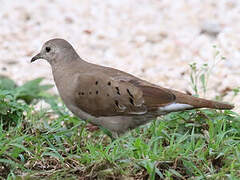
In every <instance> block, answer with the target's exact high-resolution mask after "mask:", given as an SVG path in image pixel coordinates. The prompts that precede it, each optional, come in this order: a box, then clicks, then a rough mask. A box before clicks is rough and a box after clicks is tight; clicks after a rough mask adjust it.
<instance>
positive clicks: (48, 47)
mask: <svg viewBox="0 0 240 180" xmlns="http://www.w3.org/2000/svg"><path fill="white" fill-rule="evenodd" d="M75 56H76V57H78V55H77V53H76V51H75V50H74V49H73V47H72V45H71V44H70V43H68V42H67V41H66V40H64V39H51V40H49V41H47V42H45V43H44V45H43V46H42V49H41V51H40V53H38V54H37V55H35V56H34V57H33V58H32V59H31V62H34V61H36V60H38V59H45V60H47V61H48V62H49V63H50V64H51V65H52V64H56V63H61V62H65V61H66V62H67V61H69V60H71V59H77V58H76V57H75ZM67 63H69V62H67Z"/></svg>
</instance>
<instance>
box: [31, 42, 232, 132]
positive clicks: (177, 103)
mask: <svg viewBox="0 0 240 180" xmlns="http://www.w3.org/2000/svg"><path fill="white" fill-rule="evenodd" d="M37 59H46V60H47V61H48V62H49V63H50V65H51V67H52V73H53V77H54V81H55V83H56V86H57V89H58V91H59V94H60V96H61V98H62V100H63V102H64V103H65V104H66V106H67V107H68V109H69V110H70V111H72V112H73V113H74V114H75V115H76V116H78V117H79V118H80V119H82V120H88V121H90V122H91V123H92V124H94V125H97V126H102V127H104V128H106V129H108V130H110V131H111V132H113V133H116V134H122V133H124V132H126V131H127V130H130V129H134V128H136V127H138V126H140V125H142V124H145V123H147V122H149V121H151V120H153V119H156V117H158V116H160V115H164V114H167V113H170V112H174V111H182V110H189V109H194V108H213V109H232V108H233V107H234V106H232V105H230V104H225V103H221V102H216V101H210V100H206V99H202V98H197V97H194V96H191V95H187V94H184V93H181V92H178V91H175V90H172V89H166V88H163V87H160V86H158V85H155V84H152V83H150V82H147V81H144V80H142V79H139V78H137V77H135V76H133V75H131V74H128V73H126V72H123V71H120V70H117V69H113V68H110V67H104V66H99V65H96V64H92V63H88V62H86V61H84V60H83V59H82V58H81V57H79V55H78V54H77V52H76V51H75V50H74V49H73V47H72V46H71V44H70V43H68V42H67V41H66V40H63V39H52V40H49V41H47V42H46V43H45V44H44V45H43V47H42V49H41V52H40V53H39V54H37V55H36V56H34V57H33V58H32V60H31V62H33V61H35V60H37Z"/></svg>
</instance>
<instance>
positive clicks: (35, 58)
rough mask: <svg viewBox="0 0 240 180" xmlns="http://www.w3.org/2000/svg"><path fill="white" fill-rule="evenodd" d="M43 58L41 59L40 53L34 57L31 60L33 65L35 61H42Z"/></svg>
mask: <svg viewBox="0 0 240 180" xmlns="http://www.w3.org/2000/svg"><path fill="white" fill-rule="evenodd" d="M41 58H42V57H41V54H40V53H38V54H37V55H36V56H34V57H33V58H32V59H31V63H32V62H34V61H36V60H37V59H41Z"/></svg>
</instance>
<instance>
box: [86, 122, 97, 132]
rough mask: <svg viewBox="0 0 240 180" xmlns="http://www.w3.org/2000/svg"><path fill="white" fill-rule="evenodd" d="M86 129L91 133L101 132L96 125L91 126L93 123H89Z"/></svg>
mask: <svg viewBox="0 0 240 180" xmlns="http://www.w3.org/2000/svg"><path fill="white" fill-rule="evenodd" d="M86 129H87V130H88V131H90V132H94V131H97V130H99V127H98V126H95V125H93V124H91V123H88V124H87V125H86Z"/></svg>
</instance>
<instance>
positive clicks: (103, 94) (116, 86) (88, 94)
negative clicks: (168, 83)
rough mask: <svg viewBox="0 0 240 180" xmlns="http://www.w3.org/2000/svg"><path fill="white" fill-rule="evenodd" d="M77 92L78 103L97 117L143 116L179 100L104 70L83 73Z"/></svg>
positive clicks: (75, 92) (162, 91) (161, 91)
mask: <svg viewBox="0 0 240 180" xmlns="http://www.w3.org/2000/svg"><path fill="white" fill-rule="evenodd" d="M74 94H75V98H74V99H75V104H76V106H77V107H79V108H80V109H81V110H83V111H85V112H87V113H89V114H91V115H93V116H96V117H99V116H118V115H122V116H124V115H126V116H129V115H141V114H145V113H147V112H148V110H149V109H152V108H155V107H160V106H163V105H165V104H168V103H170V102H172V101H174V100H175V96H174V95H173V94H172V93H171V92H170V91H169V92H168V91H166V90H163V89H161V88H157V87H154V86H147V85H141V83H139V82H138V83H137V82H135V81H133V80H132V81H128V80H122V79H119V78H113V77H111V76H107V75H105V74H104V73H101V74H98V76H96V73H95V74H94V75H92V74H91V73H88V74H81V75H79V76H78V78H77V85H76V88H75V90H74Z"/></svg>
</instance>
